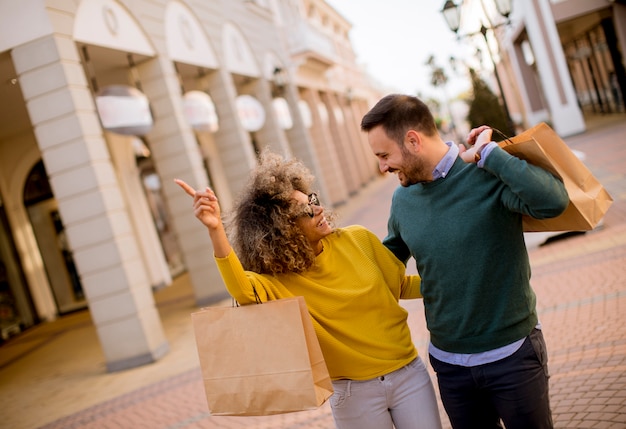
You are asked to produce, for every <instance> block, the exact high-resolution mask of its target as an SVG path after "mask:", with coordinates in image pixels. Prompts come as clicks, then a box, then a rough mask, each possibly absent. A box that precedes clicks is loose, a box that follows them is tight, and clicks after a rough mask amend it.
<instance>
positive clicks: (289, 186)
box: [228, 150, 334, 275]
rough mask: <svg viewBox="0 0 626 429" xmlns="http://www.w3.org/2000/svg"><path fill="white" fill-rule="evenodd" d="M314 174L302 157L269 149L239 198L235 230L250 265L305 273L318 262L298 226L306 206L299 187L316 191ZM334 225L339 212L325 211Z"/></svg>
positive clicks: (232, 232)
mask: <svg viewBox="0 0 626 429" xmlns="http://www.w3.org/2000/svg"><path fill="white" fill-rule="evenodd" d="M314 180H315V179H314V177H313V175H312V174H311V172H310V171H309V170H308V169H307V168H306V166H305V165H304V164H303V163H302V162H300V161H298V160H296V159H289V160H285V159H284V158H283V157H282V156H280V155H278V154H275V153H272V152H270V151H268V150H265V151H263V152H262V153H261V155H260V157H259V165H258V166H257V168H256V169H255V170H254V171H253V172H252V173H251V175H250V177H249V179H248V183H247V185H246V187H245V189H244V190H243V192H242V194H241V195H240V197H239V199H238V201H237V202H236V204H235V206H234V209H233V212H232V213H231V217H230V219H229V221H228V228H229V235H230V236H231V241H232V243H233V247H234V249H235V252H236V253H237V255H238V256H239V259H240V260H241V264H242V265H243V267H244V269H245V270H248V271H254V272H256V273H260V274H270V275H276V274H283V273H289V272H294V273H300V272H303V271H306V270H308V269H309V268H311V266H313V264H314V263H315V256H316V255H315V252H314V251H313V248H312V247H311V245H310V244H309V241H308V240H307V239H306V238H305V236H304V234H303V233H302V231H301V230H300V228H298V226H297V225H296V222H295V221H296V219H297V218H298V216H300V215H302V205H301V204H298V203H297V202H296V201H295V200H294V199H293V197H292V193H293V192H294V191H300V192H302V193H304V194H307V195H308V194H310V193H311V192H312V191H311V185H312V183H313V181H314ZM325 216H326V219H327V221H328V222H329V223H330V224H331V226H332V220H333V218H334V215H333V214H332V213H330V212H325Z"/></svg>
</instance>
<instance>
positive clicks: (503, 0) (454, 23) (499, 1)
mask: <svg viewBox="0 0 626 429" xmlns="http://www.w3.org/2000/svg"><path fill="white" fill-rule="evenodd" d="M495 2H496V8H497V9H498V13H500V15H502V16H503V17H505V18H507V20H508V18H509V15H510V13H511V7H512V6H511V0H495ZM441 13H443V16H444V18H445V20H446V23H447V24H448V27H450V30H452V31H453V32H454V33H455V34H456V35H457V38H461V37H471V36H476V35H478V34H481V35H482V36H483V38H484V39H485V43H486V45H487V52H488V53H489V58H490V59H491V64H492V65H493V72H494V74H495V76H496V82H497V84H498V90H499V91H500V97H501V98H502V107H503V109H504V114H505V116H506V121H507V125H508V127H509V130H508V131H509V135H510V136H513V135H515V127H514V125H513V120H512V119H511V114H510V113H509V106H508V104H507V102H506V97H505V95H504V90H503V88H502V81H501V80H500V74H499V73H498V67H497V66H496V62H495V60H494V59H493V54H492V53H491V48H490V46H489V40H488V39H487V30H494V29H495V28H498V27H500V26H501V25H502V24H498V25H495V26H492V27H489V28H487V27H485V25H484V24H481V26H480V30H479V31H478V32H477V33H469V34H464V35H460V34H459V33H458V31H459V27H460V26H461V5H457V4H455V3H454V1H453V0H446V2H445V4H444V5H443V9H442V10H441Z"/></svg>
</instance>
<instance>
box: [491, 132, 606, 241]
mask: <svg viewBox="0 0 626 429" xmlns="http://www.w3.org/2000/svg"><path fill="white" fill-rule="evenodd" d="M499 145H500V147H502V148H503V149H504V150H505V151H507V152H508V153H510V154H511V155H514V156H516V157H518V158H521V159H524V160H526V161H527V162H528V163H530V164H533V165H537V166H539V167H542V168H543V169H545V170H548V171H550V172H551V173H552V174H554V175H555V176H557V177H559V178H561V179H562V180H563V183H564V184H565V188H566V189H567V193H568V195H569V198H570V203H569V206H568V207H567V209H566V210H565V212H564V213H563V214H561V215H560V216H558V217H555V218H552V219H534V218H532V217H529V216H524V219H523V223H524V231H526V232H531V231H589V230H591V229H593V228H595V227H596V226H597V225H598V223H599V222H600V220H601V219H602V217H603V216H604V214H605V213H606V212H607V210H608V209H609V207H610V205H611V204H612V202H613V199H612V198H611V196H610V195H609V194H608V192H607V191H606V189H604V186H602V184H601V183H600V182H599V181H598V179H596V178H595V177H594V176H593V174H592V173H591V171H589V169H588V168H587V167H586V166H585V164H583V163H582V161H581V160H580V159H579V158H578V157H577V156H576V155H575V154H574V153H573V152H572V151H571V150H570V148H569V147H568V146H567V145H566V144H565V142H564V141H563V140H561V138H560V137H559V136H558V134H557V133H556V132H554V130H553V129H552V128H550V127H549V126H548V125H547V124H545V123H540V124H538V125H536V126H534V127H532V128H530V129H528V130H526V131H524V132H522V133H521V134H518V135H517V136H515V137H513V138H510V139H506V140H504V141H502V142H500V143H499Z"/></svg>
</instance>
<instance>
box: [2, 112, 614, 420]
mask: <svg viewBox="0 0 626 429" xmlns="http://www.w3.org/2000/svg"><path fill="white" fill-rule="evenodd" d="M623 118H624V116H623V115H622V116H621V119H622V120H621V121H617V122H610V123H603V124H600V125H598V126H594V127H593V128H591V129H590V130H589V131H588V132H587V133H585V134H582V135H579V136H574V137H571V138H568V139H567V140H566V141H567V143H568V144H569V145H570V147H572V148H573V149H577V150H580V151H582V152H584V153H585V154H586V158H585V163H586V164H587V165H588V166H589V168H590V169H591V170H592V171H593V172H594V174H595V175H596V176H597V177H598V178H599V179H600V181H601V182H602V183H603V184H604V185H605V186H606V187H607V189H608V190H609V192H610V194H611V195H612V196H613V198H614V200H615V202H614V204H613V206H612V207H611V209H610V210H609V213H608V214H607V216H606V217H605V219H604V222H603V225H602V227H600V228H598V229H596V230H595V231H591V232H588V233H585V234H578V235H573V236H570V237H567V238H562V239H559V240H555V241H553V242H550V243H549V244H546V245H542V246H538V245H537V244H536V243H535V242H536V240H534V239H533V237H529V243H535V244H533V245H529V247H530V249H529V251H530V256H531V262H532V268H533V278H532V284H533V288H534V289H535V292H536V294H537V298H538V308H539V316H540V320H541V323H542V325H543V330H544V334H545V338H546V342H547V345H548V352H549V360H550V361H549V368H550V372H551V374H552V377H551V385H550V388H551V404H552V409H553V416H554V420H555V425H556V427H557V428H563V429H565V428H583V429H591V428H594V429H602V428H611V429H620V428H626V122H625V121H623ZM396 185H397V179H396V178H395V176H389V177H385V178H381V179H379V180H377V181H375V182H374V183H371V184H370V185H369V186H368V187H367V188H365V189H363V190H362V192H360V193H359V194H358V195H357V196H356V197H355V198H354V200H353V201H351V202H350V203H349V204H348V205H346V206H345V207H342V208H340V209H339V212H340V215H341V217H340V222H339V223H340V224H342V225H345V224H352V223H359V224H362V225H365V226H367V227H368V228H370V229H372V230H373V231H374V232H375V233H376V234H377V235H379V236H380V237H381V238H382V237H383V236H384V234H385V231H386V219H387V215H388V207H389V200H390V196H391V193H392V192H393V189H394V188H395V187H396ZM410 264H411V269H412V270H414V267H413V263H412V262H411V263H410ZM155 299H156V300H157V303H158V306H159V312H160V314H161V317H162V320H163V325H164V329H165V331H166V335H167V336H168V339H169V341H170V348H171V351H170V353H169V354H168V355H167V356H165V357H164V358H163V359H162V360H161V361H159V362H157V363H155V364H153V365H148V366H145V367H141V368H137V369H133V370H128V371H124V372H120V373H114V374H108V373H106V372H105V364H104V358H103V356H102V353H101V351H100V349H99V345H98V343H97V338H96V334H95V330H94V328H93V325H92V324H91V321H90V319H89V315H88V312H81V313H78V314H73V315H71V316H68V317H66V318H64V319H62V320H61V321H59V322H54V323H51V324H47V325H43V326H39V327H36V328H33V329H31V330H29V331H28V332H26V333H25V334H23V335H21V336H20V337H18V338H17V339H16V340H15V341H12V342H9V343H8V344H6V345H4V346H2V347H0V403H2V404H3V411H2V415H3V419H2V420H0V428H7V429H8V428H11V429H35V428H45V429H53V428H55V429H56V428H58V429H70V428H81V429H82V428H84V429H87V428H98V429H103V428H106V429H109V428H110V429H113V428H133V429H140V428H150V429H161V428H163V429H174V428H203V429H209V428H233V429H234V428H256V429H263V428H268V429H270V428H271V429H279V428H288V429H296V428H307V429H309V428H311V429H312V428H320V429H321V428H324V429H329V428H333V427H334V425H333V422H332V417H331V415H330V409H329V406H328V404H326V405H324V406H322V407H321V408H320V409H318V410H315V411H311V412H302V413H292V414H286V415H279V416H272V417H211V416H210V415H209V414H208V410H207V406H206V402H205V398H204V391H203V387H202V384H201V378H200V371H199V368H198V361H197V356H196V350H195V343H194V339H193V333H192V332H191V321H190V318H189V313H191V312H193V311H196V310H197V308H196V307H195V305H194V302H193V295H192V292H191V288H190V286H189V284H188V279H187V277H186V276H185V275H183V276H181V277H179V278H177V280H176V282H175V284H174V285H173V286H171V287H169V288H166V289H164V290H162V291H159V292H156V293H155ZM220 305H230V303H229V302H224V303H221V304H220ZM403 305H405V306H406V307H407V308H408V309H409V310H410V325H411V330H412V333H413V337H414V341H415V344H416V345H417V347H418V349H419V352H420V354H421V356H422V358H423V359H424V361H425V362H428V359H427V356H426V352H427V343H428V334H427V331H426V329H425V323H424V317H423V308H422V305H421V302H420V301H410V302H404V303H403ZM431 373H432V372H431ZM433 380H435V379H434V375H433ZM441 414H442V418H443V420H444V427H447V428H449V423H448V422H447V420H446V418H445V413H444V412H443V409H442V410H441Z"/></svg>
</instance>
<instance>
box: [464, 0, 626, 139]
mask: <svg viewBox="0 0 626 429" xmlns="http://www.w3.org/2000/svg"><path fill="white" fill-rule="evenodd" d="M464 3H465V2H464ZM466 3H467V5H466V6H468V7H470V6H471V7H474V8H475V9H480V11H481V13H482V15H481V16H482V18H481V19H482V20H483V24H485V25H486V26H487V27H489V28H491V29H492V31H490V32H489V37H490V39H489V40H490V42H492V43H490V45H491V46H490V50H491V52H493V53H494V56H496V58H497V61H496V62H497V63H498V70H499V75H500V77H501V81H502V87H503V92H504V97H505V100H506V103H507V104H508V107H509V110H510V111H511V117H512V119H513V121H514V122H515V123H516V124H517V127H518V129H523V128H528V127H530V126H533V125H535V124H537V123H539V122H547V123H549V124H550V125H551V126H552V127H553V128H554V129H555V131H557V133H558V134H559V135H561V136H563V137H566V136H569V135H573V134H578V133H581V132H584V131H585V130H586V124H585V116H586V115H588V114H602V115H605V114H621V115H623V114H624V112H625V111H626V104H625V101H624V100H625V98H626V97H625V96H626V71H625V70H626V69H625V65H626V57H625V55H626V2H625V1H623V0H528V1H526V0H523V1H522V0H514V1H512V12H511V14H510V16H509V20H508V22H507V20H505V19H504V18H503V17H502V16H500V15H499V14H498V13H497V10H496V7H495V2H494V1H488V0H467V2H466ZM466 24H467V26H468V27H470V26H471V25H473V24H476V22H468V23H466ZM466 29H467V28H466ZM470 30H475V28H470Z"/></svg>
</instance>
